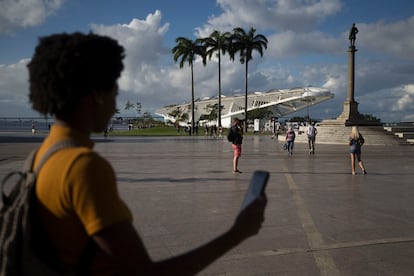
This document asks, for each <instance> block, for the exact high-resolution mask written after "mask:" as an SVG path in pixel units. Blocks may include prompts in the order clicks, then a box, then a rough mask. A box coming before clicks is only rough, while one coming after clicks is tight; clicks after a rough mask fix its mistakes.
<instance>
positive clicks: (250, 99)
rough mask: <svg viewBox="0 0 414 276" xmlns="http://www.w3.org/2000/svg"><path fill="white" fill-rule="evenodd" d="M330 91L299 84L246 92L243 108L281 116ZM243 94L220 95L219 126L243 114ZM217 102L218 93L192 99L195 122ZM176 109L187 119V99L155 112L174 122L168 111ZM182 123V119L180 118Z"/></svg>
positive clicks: (328, 96) (323, 98) (318, 100)
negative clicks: (263, 110) (286, 87)
mask: <svg viewBox="0 0 414 276" xmlns="http://www.w3.org/2000/svg"><path fill="white" fill-rule="evenodd" d="M333 97H334V94H333V93H331V92H330V90H329V89H326V88H317V87H301V88H291V89H275V90H270V91H267V92H253V93H249V94H248V95H247V110H248V111H250V110H253V109H260V108H269V110H271V111H272V113H273V116H275V117H284V116H286V115H288V114H291V113H294V112H296V111H299V110H302V109H305V108H307V107H308V106H314V105H315V104H318V103H321V102H324V101H327V100H329V99H332V98H333ZM244 101H245V96H244V94H243V95H241V94H239V95H233V96H224V95H222V96H221V105H222V109H221V123H222V125H223V127H228V126H230V124H231V120H232V118H234V117H238V118H240V119H243V118H244ZM217 104H218V97H217V96H216V97H211V98H203V99H197V100H196V101H195V105H194V106H195V108H194V109H195V111H194V117H195V122H197V121H198V120H199V119H200V116H201V115H203V114H209V113H210V111H211V108H210V107H211V106H213V105H217ZM177 109H178V110H180V112H181V113H187V114H188V118H189V121H191V119H192V118H191V103H184V104H179V105H169V106H165V107H163V108H160V109H159V110H157V111H156V112H155V113H156V114H157V115H160V116H162V117H164V120H169V121H171V122H175V118H174V117H172V116H171V115H169V114H171V112H172V111H174V110H177ZM181 123H182V124H186V122H181Z"/></svg>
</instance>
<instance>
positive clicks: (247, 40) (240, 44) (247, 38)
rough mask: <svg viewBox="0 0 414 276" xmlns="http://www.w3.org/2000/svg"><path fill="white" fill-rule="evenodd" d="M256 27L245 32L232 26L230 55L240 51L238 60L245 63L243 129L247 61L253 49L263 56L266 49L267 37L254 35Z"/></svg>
mask: <svg viewBox="0 0 414 276" xmlns="http://www.w3.org/2000/svg"><path fill="white" fill-rule="evenodd" d="M255 32H256V29H255V28H253V27H251V28H250V29H249V32H248V33H246V31H245V30H243V29H242V28H234V29H233V35H232V51H231V57H232V58H234V54H235V53H236V52H240V62H241V63H242V64H243V63H244V64H245V75H244V84H245V99H244V131H245V132H246V131H247V86H248V85H247V80H248V78H247V76H248V70H249V61H250V60H251V59H252V58H253V57H252V53H253V51H257V52H259V54H260V56H261V57H263V48H265V49H267V38H266V37H265V36H264V35H262V34H258V35H255Z"/></svg>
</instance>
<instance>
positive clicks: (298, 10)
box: [208, 0, 342, 31]
mask: <svg viewBox="0 0 414 276" xmlns="http://www.w3.org/2000/svg"><path fill="white" fill-rule="evenodd" d="M217 3H218V4H219V5H220V7H221V8H222V9H223V13H222V14H220V15H218V16H212V17H211V18H210V19H209V22H208V23H209V25H212V26H216V27H226V26H227V27H228V26H242V27H246V26H247V27H248V26H252V25H254V26H255V27H256V28H258V29H267V30H296V31H305V30H311V29H312V28H313V27H315V25H317V24H318V23H320V22H322V21H324V20H325V19H326V18H327V17H329V16H332V15H334V14H335V13H337V12H339V11H340V9H341V6H342V5H341V1H339V0H311V1H309V0H260V1H257V0H218V1H217ZM226 29H227V28H226Z"/></svg>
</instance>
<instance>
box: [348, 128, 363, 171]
mask: <svg viewBox="0 0 414 276" xmlns="http://www.w3.org/2000/svg"><path fill="white" fill-rule="evenodd" d="M364 143H365V140H364V138H363V137H362V135H361V133H359V130H358V127H357V126H353V127H352V130H351V134H350V135H349V152H350V154H351V169H352V174H353V175H355V159H357V160H358V165H359V167H360V168H361V170H362V173H363V174H367V171H366V170H365V166H364V163H363V162H362V159H361V147H362V145H363V144H364Z"/></svg>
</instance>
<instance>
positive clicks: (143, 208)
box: [0, 135, 414, 275]
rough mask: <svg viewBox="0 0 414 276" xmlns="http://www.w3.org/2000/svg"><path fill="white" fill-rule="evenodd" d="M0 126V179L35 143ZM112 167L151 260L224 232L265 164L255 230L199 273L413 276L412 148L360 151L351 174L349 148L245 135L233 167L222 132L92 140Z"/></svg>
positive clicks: (19, 162)
mask: <svg viewBox="0 0 414 276" xmlns="http://www.w3.org/2000/svg"><path fill="white" fill-rule="evenodd" d="M40 140H41V139H40V138H36V137H34V138H33V137H9V136H1V135H0V176H3V175H4V174H5V173H6V172H8V171H9V170H11V169H14V168H17V167H19V166H20V165H21V164H22V160H23V158H24V156H25V154H27V153H28V152H29V150H30V149H32V148H34V147H35V146H36V145H37V144H38V143H39V141H40ZM95 140H96V146H95V148H96V150H97V151H98V152H99V153H101V154H102V155H103V156H104V157H106V158H107V159H108V160H109V161H110V162H111V164H112V165H113V167H114V169H115V170H116V172H117V176H118V181H119V191H120V193H121V196H122V197H123V198H124V199H125V201H126V202H127V204H128V205H129V207H130V208H131V210H132V212H133V214H134V224H135V226H136V228H137V229H138V231H139V233H140V235H141V236H142V237H143V240H144V243H145V245H146V247H147V249H148V251H149V253H150V255H151V256H152V258H153V259H154V260H160V259H163V258H167V257H169V256H172V255H175V254H180V253H182V252H185V251H187V250H189V249H192V248H194V247H196V246H198V245H201V244H202V243H204V242H206V241H208V240H210V239H212V238H214V237H215V236H217V235H219V234H221V233H222V232H224V231H226V230H227V229H228V228H229V227H230V225H231V224H232V222H233V220H234V218H235V217H236V215H237V213H238V211H239V208H240V204H241V201H242V199H243V196H244V193H245V190H246V188H247V186H248V183H249V179H250V177H251V175H252V173H253V171H254V170H256V169H261V170H268V171H269V172H270V173H271V175H270V179H269V183H268V187H267V196H268V205H267V209H266V220H265V222H264V224H263V228H262V230H261V231H260V233H259V234H258V235H257V236H255V237H252V238H250V239H248V240H246V241H245V242H243V243H242V244H240V245H239V246H238V247H236V248H234V249H233V250H231V251H230V252H228V253H227V254H226V255H224V256H223V257H221V258H220V259H219V260H217V261H216V262H215V263H214V264H212V265H211V266H209V267H208V268H207V269H205V270H204V271H203V272H201V273H200V275H414V261H413V260H414V180H413V179H414V147H413V146H393V147H386V146H370V145H366V146H364V148H363V160H364V162H365V165H366V169H367V172H368V174H367V175H362V174H361V173H360V171H358V174H357V175H355V176H353V175H351V170H350V161H349V156H348V146H347V145H328V144H323V145H322V144H321V145H318V144H317V145H316V154H315V155H309V154H308V153H307V148H306V146H307V145H306V144H304V143H296V145H295V153H294V155H293V156H288V155H287V152H285V151H283V150H282V144H283V143H282V142H281V141H277V140H276V139H271V138H270V137H269V136H247V137H246V138H245V142H244V145H243V153H242V157H241V159H240V166H239V167H240V170H241V171H243V173H242V174H239V175H233V174H232V172H231V171H232V167H231V158H232V152H231V148H230V144H229V143H228V142H227V141H226V140H225V139H221V140H220V139H208V138H204V137H176V138H174V137H169V138H168V137H156V138H152V137H133V138H126V137H125V138H122V137H114V138H112V137H108V138H107V139H104V138H103V137H96V139H95Z"/></svg>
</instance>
